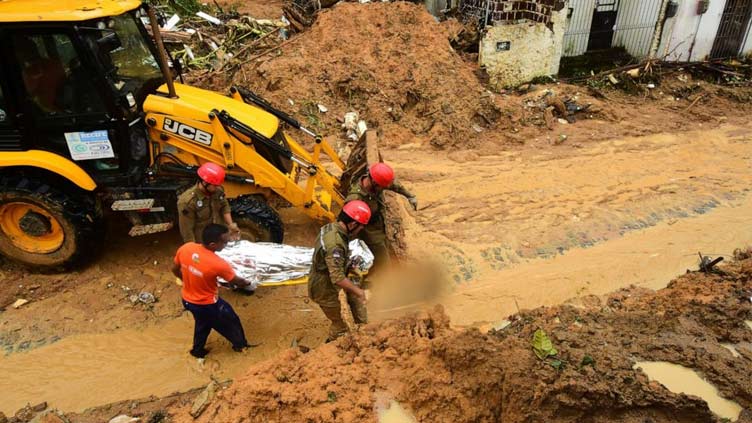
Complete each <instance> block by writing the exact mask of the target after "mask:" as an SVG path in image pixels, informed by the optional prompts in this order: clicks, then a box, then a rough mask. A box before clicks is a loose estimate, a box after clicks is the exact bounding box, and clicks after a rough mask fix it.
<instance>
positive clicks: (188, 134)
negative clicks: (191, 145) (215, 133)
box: [162, 118, 212, 145]
mask: <svg viewBox="0 0 752 423" xmlns="http://www.w3.org/2000/svg"><path fill="white" fill-rule="evenodd" d="M162 128H163V129H164V130H165V131H167V132H172V133H173V134H176V135H180V136H181V137H183V138H188V139H189V140H193V141H196V142H199V143H201V144H205V145H211V142H212V134H210V133H208V132H205V131H202V130H200V129H196V128H194V127H192V126H188V125H186V124H184V123H180V122H175V121H174V120H172V119H168V118H165V120H164V125H162Z"/></svg>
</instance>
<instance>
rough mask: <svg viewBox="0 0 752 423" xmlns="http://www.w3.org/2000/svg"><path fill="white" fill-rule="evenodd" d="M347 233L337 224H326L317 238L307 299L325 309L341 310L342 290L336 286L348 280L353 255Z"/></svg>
mask: <svg viewBox="0 0 752 423" xmlns="http://www.w3.org/2000/svg"><path fill="white" fill-rule="evenodd" d="M347 242H348V237H347V231H345V230H344V229H342V227H341V226H340V225H339V224H338V223H337V222H334V223H329V224H327V225H324V226H323V227H322V228H321V231H320V232H319V236H318V238H316V244H315V245H316V247H315V249H314V250H313V260H312V262H311V271H310V273H309V275H308V296H309V297H310V298H311V299H312V300H313V301H314V302H316V303H317V304H319V305H320V306H322V307H339V297H338V295H339V290H340V289H342V288H340V287H339V286H337V285H335V284H336V283H337V282H339V281H341V280H343V279H345V277H346V276H345V270H346V269H345V267H346V266H347V258H348V257H349V255H350V251H349V249H348V245H347Z"/></svg>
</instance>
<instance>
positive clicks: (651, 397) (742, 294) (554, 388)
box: [176, 260, 752, 423]
mask: <svg viewBox="0 0 752 423" xmlns="http://www.w3.org/2000/svg"><path fill="white" fill-rule="evenodd" d="M724 270H725V271H726V272H727V273H726V274H724V275H705V274H699V273H695V274H689V275H686V276H683V277H681V278H679V279H677V280H675V281H673V282H672V283H671V284H670V285H669V286H668V287H667V288H665V289H663V290H660V291H658V292H654V291H650V290H645V289H639V288H630V289H625V290H621V291H618V292H616V293H614V294H612V295H610V296H609V297H608V298H606V299H604V300H601V299H600V298H597V297H586V298H584V299H581V300H579V301H578V303H579V304H569V305H563V306H558V307H552V308H539V309H536V310H533V311H528V312H522V313H521V314H518V315H515V316H513V317H512V320H513V321H512V323H511V324H510V325H509V326H508V327H506V328H504V329H500V330H497V331H492V332H490V333H489V334H483V333H481V332H479V331H478V330H475V329H473V330H463V331H459V330H455V329H452V328H450V326H449V322H448V319H447V317H446V316H445V315H444V313H443V311H442V310H441V309H440V308H437V309H434V310H433V311H431V312H429V313H423V314H416V315H412V316H409V317H406V318H403V319H400V320H397V321H389V322H384V323H381V324H378V325H370V326H367V327H365V328H364V329H363V330H361V331H360V332H358V333H356V334H354V335H353V336H351V337H346V338H343V339H340V340H339V341H337V342H335V343H332V344H328V345H324V346H322V347H320V348H318V349H317V350H315V351H313V352H311V353H307V354H302V353H300V352H298V351H296V350H288V351H287V352H286V353H284V354H283V355H282V356H280V357H277V358H275V359H273V360H270V361H267V362H265V363H262V364H259V365H256V366H254V367H253V368H251V370H250V371H249V373H248V374H247V375H246V376H245V377H243V378H240V379H238V380H236V382H235V383H234V384H233V385H232V386H231V387H230V388H229V389H228V390H226V391H224V392H222V393H220V394H219V397H218V399H217V400H215V401H214V403H212V404H211V405H210V406H209V408H208V409H207V411H206V412H205V413H204V414H203V415H202V416H201V418H200V419H199V421H203V422H210V421H253V422H255V421H310V422H324V421H342V422H366V421H375V420H376V418H377V415H378V412H379V410H383V407H384V406H385V405H386V404H389V402H390V401H392V400H395V401H398V402H399V403H401V404H402V405H403V406H404V407H405V408H406V409H408V410H410V411H411V412H412V414H413V415H414V416H415V417H416V419H417V420H418V421H431V422H490V421H504V422H523V421H555V422H577V421H589V422H611V421H624V422H640V423H643V422H648V421H650V422H697V421H708V422H710V421H721V420H720V418H718V417H716V416H715V415H714V414H712V413H711V411H710V410H709V409H708V406H707V405H706V403H705V402H704V401H703V400H701V399H699V398H697V397H692V396H687V395H683V394H682V395H679V394H675V393H672V392H670V391H668V390H667V389H666V388H664V387H663V386H662V385H660V384H658V383H656V382H651V381H649V380H648V378H647V376H646V375H645V374H643V373H642V372H641V371H640V370H635V369H633V365H634V364H635V362H636V361H639V360H661V361H670V362H672V363H677V364H680V365H684V366H686V367H689V368H692V369H695V370H697V371H699V372H700V373H701V374H702V375H704V377H705V378H706V379H707V380H708V381H709V382H711V383H712V384H714V385H715V386H716V387H718V389H719V391H720V393H721V394H722V395H723V396H724V397H726V398H728V399H732V400H734V401H736V402H738V403H739V404H740V405H741V406H742V407H744V408H749V407H750V406H751V405H752V381H750V379H749V377H748V375H749V373H750V371H751V370H752V347H750V344H749V343H750V341H752V331H750V330H749V328H747V327H745V323H744V319H747V318H749V315H750V312H751V311H752V305H751V304H750V295H751V294H752V289H751V288H750V285H749V282H750V277H751V276H752V261H750V260H747V261H744V262H741V263H739V264H734V265H731V266H729V267H726V268H725V269H724ZM537 329H543V330H544V331H545V332H546V333H547V334H548V336H549V337H550V339H551V340H552V342H553V345H554V347H555V348H556V349H558V353H557V354H556V355H555V356H554V357H549V358H547V359H545V360H541V359H539V358H538V357H537V356H536V355H535V354H534V352H533V350H532V347H531V340H532V339H533V334H534V332H535V331H536V330H537ZM721 342H730V343H734V344H735V345H736V348H737V349H738V352H739V354H741V358H735V357H733V356H732V354H731V353H730V352H729V351H727V350H726V349H724V347H723V346H721V344H720V343H721ZM176 417H177V421H191V420H192V419H191V418H190V417H188V415H187V411H186V410H180V411H179V412H178V413H177V416H176ZM749 419H750V413H749V411H746V410H744V411H742V414H741V416H740V421H750V420H749Z"/></svg>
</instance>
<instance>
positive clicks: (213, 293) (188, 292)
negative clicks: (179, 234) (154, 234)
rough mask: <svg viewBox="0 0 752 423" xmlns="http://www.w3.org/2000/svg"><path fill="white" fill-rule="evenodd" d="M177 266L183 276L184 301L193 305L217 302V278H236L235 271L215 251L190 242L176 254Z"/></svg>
mask: <svg viewBox="0 0 752 423" xmlns="http://www.w3.org/2000/svg"><path fill="white" fill-rule="evenodd" d="M175 264H177V265H180V271H181V272H182V274H183V278H182V279H183V289H182V291H181V293H182V295H183V299H184V300H186V301H188V302H189V303H192V304H201V305H204V304H214V303H216V302H217V277H221V278H222V279H224V280H226V281H228V282H229V281H231V280H233V279H234V278H235V271H234V270H232V267H231V266H230V264H229V263H227V262H226V261H224V260H223V259H222V258H220V257H219V256H218V255H216V254H214V252H213V251H211V250H209V249H207V248H206V247H204V246H203V245H201V244H197V243H195V242H188V243H186V244H184V245H183V246H182V247H180V248H179V249H178V252H177V253H176V254H175Z"/></svg>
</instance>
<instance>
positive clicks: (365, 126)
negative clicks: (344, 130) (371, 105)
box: [358, 120, 368, 138]
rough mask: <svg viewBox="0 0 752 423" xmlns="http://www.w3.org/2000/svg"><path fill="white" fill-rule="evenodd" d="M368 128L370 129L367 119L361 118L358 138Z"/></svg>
mask: <svg viewBox="0 0 752 423" xmlns="http://www.w3.org/2000/svg"><path fill="white" fill-rule="evenodd" d="M367 130H368V125H366V121H364V120H359V121H358V138H360V137H362V136H363V134H365V133H366V131H367Z"/></svg>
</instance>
